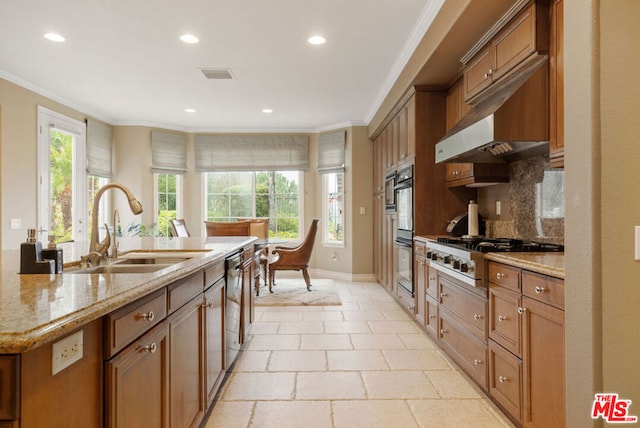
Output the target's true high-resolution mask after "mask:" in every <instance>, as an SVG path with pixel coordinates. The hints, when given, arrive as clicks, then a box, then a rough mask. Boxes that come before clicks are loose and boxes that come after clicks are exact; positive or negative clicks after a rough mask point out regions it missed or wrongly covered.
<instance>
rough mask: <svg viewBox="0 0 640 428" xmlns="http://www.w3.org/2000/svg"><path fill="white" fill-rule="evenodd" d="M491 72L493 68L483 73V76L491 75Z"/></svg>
mask: <svg viewBox="0 0 640 428" xmlns="http://www.w3.org/2000/svg"><path fill="white" fill-rule="evenodd" d="M492 74H493V68H490V69H489V70H488V71H487V72H486V73H484V78H485V79H486V78H487V77H489V76H491V75H492Z"/></svg>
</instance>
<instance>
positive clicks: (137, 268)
mask: <svg viewBox="0 0 640 428" xmlns="http://www.w3.org/2000/svg"><path fill="white" fill-rule="evenodd" d="M171 265H173V263H155V264H124V263H117V264H110V265H102V266H96V267H89V268H86V269H77V270H66V271H65V272H64V273H104V274H111V273H150V272H155V271H158V270H160V269H164V268H166V267H169V266H171Z"/></svg>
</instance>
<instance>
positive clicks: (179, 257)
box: [115, 251, 204, 265]
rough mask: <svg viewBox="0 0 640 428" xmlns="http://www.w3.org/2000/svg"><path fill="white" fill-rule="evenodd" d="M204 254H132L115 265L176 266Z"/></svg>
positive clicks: (171, 252)
mask: <svg viewBox="0 0 640 428" xmlns="http://www.w3.org/2000/svg"><path fill="white" fill-rule="evenodd" d="M203 253H204V252H195V251H154V252H131V253H127V254H123V255H122V256H120V257H119V258H118V260H117V261H116V262H115V263H116V264H120V263H124V264H136V265H148V264H151V265H155V264H174V263H181V262H184V261H186V260H189V259H192V258H194V257H198V256H201V255H203Z"/></svg>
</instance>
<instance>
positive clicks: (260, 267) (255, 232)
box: [237, 217, 270, 296]
mask: <svg viewBox="0 0 640 428" xmlns="http://www.w3.org/2000/svg"><path fill="white" fill-rule="evenodd" d="M237 220H238V221H249V222H251V226H250V227H249V233H250V235H251V236H255V237H256V238H258V239H267V238H268V237H269V217H238V218H237ZM268 251H269V246H268V245H259V246H258V245H257V246H256V251H255V253H254V266H255V270H254V272H255V274H254V281H255V290H256V296H259V295H260V277H261V276H262V278H263V281H264V286H265V287H266V286H267V285H268V281H269V279H268V275H267V265H268V263H269V259H270V258H269V257H268V256H269V253H268Z"/></svg>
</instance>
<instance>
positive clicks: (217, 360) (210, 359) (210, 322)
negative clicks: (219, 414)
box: [204, 279, 225, 406]
mask: <svg viewBox="0 0 640 428" xmlns="http://www.w3.org/2000/svg"><path fill="white" fill-rule="evenodd" d="M224 293H225V290H224V279H219V280H218V281H217V282H216V283H214V284H213V285H212V286H211V287H210V288H208V289H207V290H206V291H205V292H204V304H205V310H204V326H205V328H204V334H205V338H204V342H205V345H204V348H205V372H206V376H205V397H206V400H207V401H206V404H207V406H209V405H210V404H211V403H212V402H213V399H214V397H215V395H216V392H217V391H218V387H219V386H220V382H222V378H223V376H224V335H223V334H222V331H223V330H222V326H223V325H224V324H223V322H224Z"/></svg>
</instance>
